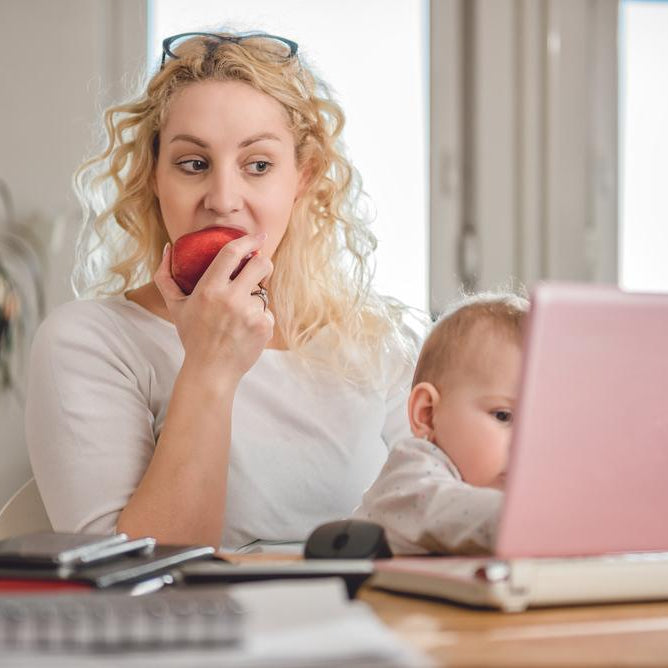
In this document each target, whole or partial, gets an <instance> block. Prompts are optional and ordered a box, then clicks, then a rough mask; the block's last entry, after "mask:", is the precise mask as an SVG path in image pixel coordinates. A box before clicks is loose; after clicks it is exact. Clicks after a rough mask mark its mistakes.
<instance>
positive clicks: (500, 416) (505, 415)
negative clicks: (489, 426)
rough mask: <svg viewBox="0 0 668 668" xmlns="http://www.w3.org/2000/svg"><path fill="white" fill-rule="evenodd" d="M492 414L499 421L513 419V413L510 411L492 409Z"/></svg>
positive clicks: (510, 420)
mask: <svg viewBox="0 0 668 668" xmlns="http://www.w3.org/2000/svg"><path fill="white" fill-rule="evenodd" d="M492 415H493V416H494V417H495V418H496V419H497V420H498V421H499V422H512V421H513V414H512V413H511V412H510V411H494V412H493V413H492Z"/></svg>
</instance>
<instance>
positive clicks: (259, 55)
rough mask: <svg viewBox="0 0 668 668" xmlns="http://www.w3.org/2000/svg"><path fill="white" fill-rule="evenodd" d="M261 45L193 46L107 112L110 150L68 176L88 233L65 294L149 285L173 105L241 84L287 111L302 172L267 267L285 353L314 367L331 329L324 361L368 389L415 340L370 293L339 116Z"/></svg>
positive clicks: (372, 241)
mask: <svg viewBox="0 0 668 668" xmlns="http://www.w3.org/2000/svg"><path fill="white" fill-rule="evenodd" d="M217 35H218V36H219V37H223V38H226V37H232V38H233V39H234V38H236V37H238V36H237V35H235V34H233V33H228V32H221V33H217ZM261 43H262V40H259V41H257V42H256V44H255V45H254V48H248V46H245V45H244V44H243V43H242V44H239V43H235V41H231V40H228V41H225V39H223V40H215V39H213V38H206V37H202V36H199V37H191V38H190V39H188V40H186V41H185V42H184V43H183V44H182V45H180V46H179V47H178V49H177V50H176V53H175V55H177V56H178V57H177V58H174V59H168V60H167V62H166V63H165V65H164V67H163V68H162V69H161V70H160V71H158V72H156V73H155V74H154V75H153V76H152V78H151V79H150V81H149V83H148V86H147V87H146V90H145V91H144V92H143V93H142V94H140V95H139V96H138V97H137V98H136V99H134V100H133V101H130V102H128V103H125V104H119V105H116V106H112V107H111V108H109V109H107V111H106V112H105V113H104V125H105V134H106V147H105V148H104V150H103V151H102V152H101V153H100V154H99V155H97V156H95V157H93V158H91V159H90V160H88V161H86V162H85V163H84V164H83V165H82V166H81V167H80V168H79V169H78V170H77V172H76V173H75V177H74V185H75V191H76V193H77V195H78V197H79V200H80V201H81V203H82V207H83V210H84V224H83V228H82V230H81V233H80V235H79V239H78V242H77V249H76V258H75V266H74V271H73V273H72V286H73V288H74V291H75V294H76V295H77V297H99V296H103V295H107V296H108V295H117V294H121V293H122V292H125V291H126V290H128V289H130V288H133V287H137V286H139V285H141V284H143V283H145V282H148V281H150V280H151V277H152V275H153V273H154V272H155V271H156V269H157V267H158V265H159V263H160V259H161V254H162V248H163V246H164V244H165V243H166V242H167V241H169V238H168V235H167V232H166V229H165V226H164V223H163V220H162V215H161V213H160V207H159V202H158V200H157V198H156V196H155V194H154V190H153V188H152V178H153V174H154V170H155V167H156V161H157V155H158V151H159V148H160V129H161V127H162V126H163V124H164V121H165V119H166V116H167V114H168V111H169V107H170V102H171V100H172V99H173V97H174V95H175V94H176V93H177V92H178V91H180V90H182V89H183V88H184V87H186V86H189V85H192V84H194V83H197V82H202V81H208V80H215V81H241V82H244V83H246V84H248V85H250V86H252V87H253V88H255V89H257V90H259V91H261V92H263V93H265V94H267V95H270V96H271V97H272V98H274V99H275V100H277V101H278V102H279V103H280V104H281V105H282V106H283V108H284V109H285V110H286V112H287V115H288V119H289V125H290V129H291V131H292V133H293V136H294V139H295V147H296V160H297V167H298V168H299V169H303V170H305V173H306V174H308V183H307V185H306V188H305V190H304V192H303V194H302V195H301V197H300V198H299V199H298V200H297V202H296V203H295V205H294V208H293V211H292V214H291V218H290V222H289V224H288V228H287V231H286V233H285V235H284V237H283V239H282V241H281V243H280V244H279V246H278V248H277V250H276V252H275V254H274V256H273V258H272V261H273V263H274V272H273V275H272V277H271V298H272V311H273V312H274V314H275V316H276V323H277V326H279V327H280V333H281V334H282V336H283V338H284V340H285V342H286V345H287V346H288V349H290V350H292V351H295V352H297V353H299V354H300V355H301V356H302V357H311V358H313V355H312V354H311V353H310V352H307V350H306V348H307V344H308V343H309V342H310V341H311V340H312V339H313V338H314V337H315V335H316V334H318V333H320V332H321V331H322V330H323V329H324V328H325V327H327V335H328V339H327V348H328V350H329V353H330V354H328V355H327V356H326V358H325V359H323V360H321V361H324V363H325V364H326V365H327V366H329V367H330V368H334V369H336V370H338V371H339V372H341V373H342V374H343V376H344V377H345V378H347V379H349V380H350V381H352V382H356V383H359V382H366V381H368V380H369V379H370V378H372V377H373V376H374V374H375V373H376V372H377V371H378V369H379V365H380V364H381V362H382V357H383V353H385V352H386V351H387V349H388V347H391V348H393V349H396V350H397V351H398V352H399V353H400V355H401V356H402V357H403V359H404V360H405V361H406V362H408V363H412V362H413V361H414V359H415V356H416V353H417V341H416V338H415V336H414V335H413V334H412V333H411V332H410V330H408V329H407V328H406V326H405V324H404V315H405V313H406V310H407V307H405V306H404V305H403V304H401V303H400V302H398V301H397V300H394V299H392V298H389V297H384V296H380V295H378V294H376V293H375V291H374V290H373V289H372V287H371V280H372V278H373V271H374V268H373V265H372V253H373V251H374V250H375V248H376V244H377V242H376V238H375V236H374V235H373V234H372V232H371V231H370V230H369V228H368V224H367V223H368V221H366V220H365V219H364V216H363V215H362V214H361V213H360V210H361V207H360V196H361V195H362V190H361V181H360V179H359V176H358V174H357V172H356V170H355V169H354V167H353V166H352V165H351V163H350V162H349V161H348V160H347V159H346V157H345V154H344V151H343V148H342V144H341V139H340V138H341V131H342V129H343V126H344V115H343V112H342V110H341V108H340V107H339V105H338V104H337V103H336V102H335V101H334V99H333V98H332V95H331V94H330V92H329V89H328V87H327V85H326V84H325V83H324V82H323V81H321V80H319V79H318V78H317V77H316V76H315V75H314V74H313V73H312V72H311V71H310V70H309V69H308V68H307V67H306V66H305V64H304V62H303V60H302V59H301V58H299V57H296V56H295V57H292V58H286V59H277V58H271V57H268V55H267V53H263V52H262V48H261ZM258 44H259V45H260V46H257V45H258ZM379 342H382V343H381V344H380V345H379ZM350 346H352V347H353V349H354V350H356V351H357V352H356V353H355V354H354V355H352V356H351V355H348V354H334V355H332V354H331V352H332V351H346V350H350ZM353 360H357V362H353ZM360 360H363V362H361V363H360Z"/></svg>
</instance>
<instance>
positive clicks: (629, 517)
mask: <svg viewBox="0 0 668 668" xmlns="http://www.w3.org/2000/svg"><path fill="white" fill-rule="evenodd" d="M667 508H668V295H658V294H629V293H624V292H622V291H620V290H619V289H617V288H615V287H611V286H600V285H598V286H597V285H584V284H559V283H546V284H542V285H539V286H538V287H537V289H536V290H535V292H534V294H533V297H532V305H531V312H530V314H529V317H528V323H527V330H526V334H525V340H524V352H523V367H522V376H521V386H520V392H519V397H518V405H517V407H516V421H515V426H514V429H513V440H512V445H511V453H510V462H509V469H508V477H507V481H506V498H505V503H504V508H503V511H502V517H501V522H500V526H499V534H498V540H497V544H496V554H497V555H498V556H500V557H503V558H512V557H541V556H574V555H595V554H610V553H618V552H633V551H654V550H668V522H667V521H666V518H665V513H666V509H667Z"/></svg>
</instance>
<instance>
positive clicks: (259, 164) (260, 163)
mask: <svg viewBox="0 0 668 668" xmlns="http://www.w3.org/2000/svg"><path fill="white" fill-rule="evenodd" d="M270 168H271V163H270V162H269V161H268V160H254V161H253V162H249V163H248V164H247V165H246V169H248V171H249V172H250V173H251V174H253V175H254V176H259V175H260V174H265V173H266V172H268V171H269V169H270Z"/></svg>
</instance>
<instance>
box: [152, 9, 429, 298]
mask: <svg viewBox="0 0 668 668" xmlns="http://www.w3.org/2000/svg"><path fill="white" fill-rule="evenodd" d="M148 23H149V62H152V63H157V62H159V56H160V42H161V41H162V39H163V38H164V37H165V36H168V35H172V34H175V33H178V32H187V31H190V30H203V29H204V30H206V29H209V30H216V29H220V28H221V27H225V26H227V27H231V28H235V29H238V30H251V29H260V30H265V31H266V32H271V33H274V34H278V35H283V36H285V37H288V38H290V39H294V40H295V41H296V42H298V43H299V48H300V53H301V54H303V56H304V58H305V59H306V60H307V62H308V63H309V64H310V65H311V66H312V67H313V68H314V69H315V71H316V72H317V73H319V74H321V75H322V76H323V78H324V79H325V80H326V81H327V82H328V83H329V84H330V85H331V87H332V90H333V93H334V94H335V97H336V99H337V100H338V102H339V103H340V104H341V105H342V107H343V109H344V111H345V113H346V118H347V123H346V127H345V129H344V132H343V135H344V141H345V143H346V146H347V150H348V156H349V157H350V159H351V160H352V162H353V163H354V165H355V166H356V167H357V169H358V170H359V172H360V174H361V176H362V181H363V187H364V190H365V192H366V193H367V194H368V196H369V203H370V205H371V211H372V212H373V214H374V216H373V217H374V222H373V225H372V229H373V231H374V233H375V234H376V236H377V237H378V242H379V244H378V251H377V255H376V261H377V270H376V279H375V287H376V289H377V290H378V291H379V292H380V293H382V294H389V295H392V296H394V297H397V298H398V299H401V300H402V301H404V302H405V303H407V304H409V305H411V306H416V307H418V308H422V309H426V308H427V276H428V266H427V255H428V241H427V240H428V234H427V215H428V213H427V183H428V176H427V164H428V163H427V161H428V151H427V125H426V121H427V104H428V103H427V92H428V91H427V84H428V70H427V64H428V43H427V41H428V27H427V4H426V2H425V0H395V1H394V2H387V1H386V0H364V2H359V0H319V1H318V2H310V3H309V2H303V1H301V0H282V1H281V2H280V3H278V2H275V1H274V0H226V2H224V3H221V2H218V1H212V0H159V1H158V0H152V1H151V0H150V4H149V21H148Z"/></svg>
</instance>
